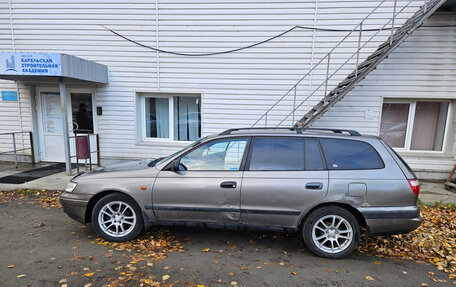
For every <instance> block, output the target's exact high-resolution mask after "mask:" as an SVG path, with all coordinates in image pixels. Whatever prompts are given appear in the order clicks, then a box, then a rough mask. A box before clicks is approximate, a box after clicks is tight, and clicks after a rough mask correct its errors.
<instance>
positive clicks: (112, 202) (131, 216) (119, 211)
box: [92, 193, 144, 242]
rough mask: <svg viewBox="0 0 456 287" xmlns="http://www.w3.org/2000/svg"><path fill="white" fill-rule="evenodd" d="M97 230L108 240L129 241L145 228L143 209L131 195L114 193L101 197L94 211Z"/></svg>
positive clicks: (93, 223) (93, 222) (94, 225)
mask: <svg viewBox="0 0 456 287" xmlns="http://www.w3.org/2000/svg"><path fill="white" fill-rule="evenodd" d="M92 225H93V229H94V230H95V232H96V233H97V234H98V235H99V236H100V237H102V238H103V239H105V240H108V241H116V242H122V241H128V240H131V239H133V238H135V237H136V236H138V234H139V233H141V231H142V230H143V226H144V223H143V219H142V215H141V209H140V208H139V206H138V204H137V203H136V202H135V201H134V200H133V199H131V198H130V197H128V196H126V195H124V194H121V193H112V194H109V195H107V196H105V197H103V198H102V199H100V200H99V201H98V202H97V204H96V205H95V207H94V208H93V212H92Z"/></svg>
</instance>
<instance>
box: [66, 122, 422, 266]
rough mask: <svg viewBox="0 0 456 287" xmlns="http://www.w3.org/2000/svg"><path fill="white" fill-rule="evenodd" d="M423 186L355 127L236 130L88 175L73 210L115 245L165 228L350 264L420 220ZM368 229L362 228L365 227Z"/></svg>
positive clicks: (78, 183)
mask: <svg viewBox="0 0 456 287" xmlns="http://www.w3.org/2000/svg"><path fill="white" fill-rule="evenodd" d="M418 193H419V182H418V180H417V178H416V176H415V175H414V173H413V172H412V171H411V170H410V168H409V167H408V166H407V164H406V163H405V162H404V161H403V160H402V159H401V157H400V156H399V155H398V154H396V153H395V152H394V151H393V150H392V149H391V148H390V147H389V146H388V145H387V144H386V143H385V142H384V141H383V140H382V139H380V138H379V137H376V136H362V135H360V134H359V133H358V132H356V131H351V130H332V129H330V130H324V129H311V128H308V129H304V130H303V129H299V128H288V129H285V128H284V129H280V128H276V129H266V128H265V129H258V128H256V129H248V128H246V129H230V130H226V131H224V132H222V133H220V134H218V135H214V136H209V137H206V138H203V139H201V140H199V141H197V142H195V143H192V144H191V145H189V146H188V147H186V148H184V149H182V150H181V151H179V152H177V153H175V154H173V155H170V156H168V157H165V158H161V159H157V160H154V161H138V162H129V163H125V164H119V165H115V166H110V167H106V168H104V169H99V170H94V171H91V172H87V173H84V174H82V175H79V176H77V177H75V178H73V179H72V180H71V182H70V183H69V185H68V187H67V189H66V191H65V192H64V193H62V195H61V198H60V200H61V203H62V205H63V209H64V211H65V212H66V213H67V214H68V215H69V216H70V217H72V218H73V219H75V220H77V221H79V222H81V223H84V224H85V223H89V222H92V225H93V228H94V230H95V231H96V233H97V234H98V235H99V236H101V237H102V238H104V239H106V240H109V241H126V240H131V239H133V238H135V237H136V236H138V235H139V234H140V233H141V232H142V231H143V230H144V229H147V228H148V227H150V226H151V225H156V224H163V225H166V224H190V225H195V224H196V225H203V226H209V227H212V226H213V227H229V228H233V227H234V228H245V227H248V228H250V227H253V228H255V229H258V228H264V229H273V230H279V231H280V230H285V231H287V230H292V231H299V232H302V235H303V238H304V241H305V243H306V245H307V247H308V248H309V250H310V251H312V252H313V253H314V254H316V255H318V256H321V257H325V258H342V257H345V256H347V255H349V254H350V253H351V252H352V251H353V250H354V249H355V248H356V246H357V245H358V242H359V238H360V233H361V232H365V233H366V236H371V235H378V234H397V233H406V232H410V231H412V230H414V229H416V228H418V226H419V225H420V223H421V217H420V209H419V207H418V205H417V198H418ZM361 228H362V229H361Z"/></svg>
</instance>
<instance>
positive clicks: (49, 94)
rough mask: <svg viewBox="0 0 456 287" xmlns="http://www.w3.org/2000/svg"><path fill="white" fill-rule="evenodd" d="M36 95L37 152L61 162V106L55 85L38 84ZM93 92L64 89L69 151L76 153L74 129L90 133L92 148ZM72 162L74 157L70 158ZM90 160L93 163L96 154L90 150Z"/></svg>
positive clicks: (62, 160)
mask: <svg viewBox="0 0 456 287" xmlns="http://www.w3.org/2000/svg"><path fill="white" fill-rule="evenodd" d="M37 95H38V102H37V107H38V113H37V115H38V123H39V124H38V131H39V142H40V145H39V153H40V159H41V160H42V161H49V162H65V148H64V147H65V146H64V139H63V122H62V117H63V114H62V108H61V104H60V100H61V99H60V92H59V91H58V89H52V88H41V89H38V90H37ZM92 95H93V94H92V93H91V92H85V91H78V90H69V91H68V92H67V104H68V106H67V115H68V130H69V136H70V152H71V155H75V154H76V149H75V140H74V138H73V137H74V132H75V131H76V132H77V131H79V132H87V133H89V134H90V147H91V150H96V139H95V137H94V135H93V133H94V120H93V118H94V116H93V96H92ZM72 161H73V162H75V158H73V159H72ZM92 163H96V155H95V154H92Z"/></svg>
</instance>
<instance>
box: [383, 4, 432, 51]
mask: <svg viewBox="0 0 456 287" xmlns="http://www.w3.org/2000/svg"><path fill="white" fill-rule="evenodd" d="M424 3H426V1H424ZM396 5H397V0H394V8H393V22H392V23H391V36H390V45H393V35H394V20H396ZM425 10H426V8H425Z"/></svg>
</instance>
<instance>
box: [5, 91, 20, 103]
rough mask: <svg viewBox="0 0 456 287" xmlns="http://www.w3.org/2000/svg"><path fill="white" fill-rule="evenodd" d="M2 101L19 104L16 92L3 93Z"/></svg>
mask: <svg viewBox="0 0 456 287" xmlns="http://www.w3.org/2000/svg"><path fill="white" fill-rule="evenodd" d="M2 101H4V102H6V101H8V102H17V92H16V91H2Z"/></svg>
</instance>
